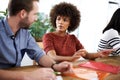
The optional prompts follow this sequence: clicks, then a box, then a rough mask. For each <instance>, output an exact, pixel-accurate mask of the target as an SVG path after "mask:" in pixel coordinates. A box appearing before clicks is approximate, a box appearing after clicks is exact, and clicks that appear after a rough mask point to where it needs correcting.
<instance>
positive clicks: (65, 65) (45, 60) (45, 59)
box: [39, 55, 72, 72]
mask: <svg viewBox="0 0 120 80" xmlns="http://www.w3.org/2000/svg"><path fill="white" fill-rule="evenodd" d="M39 64H40V65H42V66H44V67H51V68H53V69H54V70H55V71H60V72H64V71H68V70H70V69H71V67H72V66H71V65H72V64H71V63H70V62H66V61H64V62H60V63H56V62H55V61H54V60H53V59H52V58H50V57H49V56H48V55H44V56H42V57H41V58H40V60H39Z"/></svg>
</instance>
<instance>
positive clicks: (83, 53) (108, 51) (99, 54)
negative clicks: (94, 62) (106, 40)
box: [78, 49, 114, 59]
mask: <svg viewBox="0 0 120 80" xmlns="http://www.w3.org/2000/svg"><path fill="white" fill-rule="evenodd" d="M112 51H114V49H106V50H102V51H99V52H93V53H90V52H87V51H86V50H85V49H80V50H79V51H78V52H79V54H80V55H81V56H83V57H84V58H86V59H95V58H98V57H107V56H108V55H109V54H111V53H112Z"/></svg>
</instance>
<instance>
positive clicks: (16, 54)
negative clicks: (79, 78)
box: [0, 0, 70, 80]
mask: <svg viewBox="0 0 120 80" xmlns="http://www.w3.org/2000/svg"><path fill="white" fill-rule="evenodd" d="M38 5H39V3H38V0H10V2H9V5H8V11H9V15H8V17H6V18H5V19H3V20H0V80H55V79H56V76H55V75H54V73H53V70H52V69H51V68H40V69H38V70H36V71H33V72H22V71H21V72H17V71H7V70H3V68H10V67H15V66H20V63H21V60H22V58H23V56H24V53H25V52H27V54H28V56H29V57H30V58H31V59H34V60H36V62H38V64H39V65H42V66H45V67H52V68H53V69H54V70H56V71H66V70H68V69H70V63H68V62H62V63H59V64H56V63H55V61H54V60H52V59H51V58H49V57H48V56H47V55H45V53H44V52H43V51H42V49H40V48H39V46H38V45H37V44H36V42H35V40H34V38H33V37H32V36H31V34H30V33H29V32H28V28H29V26H30V25H31V24H32V23H33V22H34V21H36V20H37V14H38V12H39V7H38Z"/></svg>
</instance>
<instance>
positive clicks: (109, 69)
mask: <svg viewBox="0 0 120 80" xmlns="http://www.w3.org/2000/svg"><path fill="white" fill-rule="evenodd" d="M79 66H80V67H87V68H91V69H96V70H101V71H106V72H110V73H118V72H120V67H119V66H113V65H108V64H104V63H102V62H95V61H88V62H86V63H83V64H79Z"/></svg>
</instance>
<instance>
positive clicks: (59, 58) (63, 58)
mask: <svg viewBox="0 0 120 80" xmlns="http://www.w3.org/2000/svg"><path fill="white" fill-rule="evenodd" d="M76 54H77V53H76ZM47 55H48V56H50V57H51V58H52V59H54V60H55V61H56V62H62V61H70V62H72V61H74V60H76V59H78V58H80V57H81V56H80V55H75V54H74V55H73V56H58V55H56V52H55V50H50V51H48V53H47Z"/></svg>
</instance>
